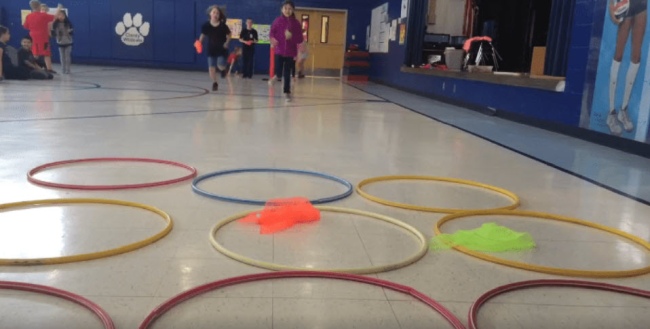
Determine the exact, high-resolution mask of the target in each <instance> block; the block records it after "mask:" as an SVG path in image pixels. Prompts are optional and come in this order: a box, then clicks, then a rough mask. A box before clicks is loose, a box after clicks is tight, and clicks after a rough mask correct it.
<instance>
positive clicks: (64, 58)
mask: <svg viewBox="0 0 650 329" xmlns="http://www.w3.org/2000/svg"><path fill="white" fill-rule="evenodd" d="M30 7H31V8H32V13H30V14H29V15H28V16H27V17H26V18H25V23H24V25H23V26H24V27H25V29H27V30H29V36H25V37H23V38H22V39H21V41H20V45H21V47H20V48H19V49H16V48H14V47H12V46H9V45H8V42H9V40H10V39H11V33H10V31H9V29H8V28H7V27H4V26H2V25H0V81H2V80H4V79H8V80H27V79H39V80H45V79H53V78H54V76H53V75H52V74H53V73H56V72H55V71H54V70H53V69H52V60H51V44H50V39H51V38H52V37H56V42H57V44H58V46H59V53H60V54H61V64H62V67H63V73H64V74H69V73H70V63H71V59H70V57H71V55H70V52H71V48H72V34H73V30H72V24H71V23H70V20H69V19H68V17H67V15H66V13H65V11H63V10H62V8H63V7H62V5H60V4H59V6H58V7H57V11H56V14H55V15H50V14H48V11H49V7H48V6H47V5H45V4H42V3H40V2H39V1H38V0H31V1H30ZM32 37H33V38H32ZM35 54H36V56H34V55H35Z"/></svg>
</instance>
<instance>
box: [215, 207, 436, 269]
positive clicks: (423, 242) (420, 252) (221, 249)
mask: <svg viewBox="0 0 650 329" xmlns="http://www.w3.org/2000/svg"><path fill="white" fill-rule="evenodd" d="M315 207H316V208H317V209H319V210H321V211H330V212H338V213H344V214H353V215H361V216H366V217H371V218H374V219H379V220H382V221H385V222H388V223H390V224H393V225H396V226H398V227H401V228H403V229H405V230H407V231H409V232H411V233H412V234H413V235H415V236H416V237H417V238H418V240H419V241H420V244H421V246H420V249H419V250H418V251H417V252H416V253H415V254H414V255H412V256H410V257H409V258H407V259H406V260H403V261H401V262H398V263H394V264H387V265H379V266H371V267H366V268H334V269H313V268H305V267H293V266H285V265H280V264H275V263H270V262H264V261H259V260H254V259H251V258H248V257H245V256H242V255H240V254H237V253H235V252H232V251H230V250H228V249H226V248H225V247H224V246H222V245H221V244H220V243H219V242H217V240H216V238H215V236H216V234H217V231H219V229H221V228H222V227H224V226H226V225H227V224H228V223H230V222H233V221H236V220H238V219H240V218H243V217H245V216H246V215H248V214H250V213H251V212H252V211H246V212H242V213H239V214H236V215H232V216H230V217H228V218H225V219H223V220H222V221H220V222H219V223H217V224H216V225H215V226H214V227H213V228H212V230H211V231H210V243H212V246H213V247H214V248H215V249H217V251H219V252H220V253H222V254H224V255H226V256H228V257H230V258H232V259H234V260H236V261H239V262H242V263H244V264H248V265H252V266H256V267H260V268H265V269H268V270H274V271H286V270H292V271H325V272H339V273H352V274H372V273H380V272H386V271H391V270H394V269H398V268H402V267H405V266H407V265H410V264H412V263H415V262H416V261H418V260H419V259H420V258H422V257H424V255H425V254H426V253H427V250H428V248H427V240H426V238H425V237H424V235H422V233H420V231H418V230H417V229H416V228H414V227H413V226H410V225H408V224H406V223H403V222H401V221H399V220H397V219H394V218H391V217H388V216H384V215H380V214H376V213H372V212H367V211H362V210H356V209H348V208H339V207H331V206H315ZM255 211H259V210H255Z"/></svg>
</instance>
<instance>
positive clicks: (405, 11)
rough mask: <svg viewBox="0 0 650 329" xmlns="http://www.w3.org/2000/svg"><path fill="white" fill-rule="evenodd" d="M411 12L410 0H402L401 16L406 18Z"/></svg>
mask: <svg viewBox="0 0 650 329" xmlns="http://www.w3.org/2000/svg"><path fill="white" fill-rule="evenodd" d="M408 14H409V0H402V7H401V9H400V15H399V18H406V17H408Z"/></svg>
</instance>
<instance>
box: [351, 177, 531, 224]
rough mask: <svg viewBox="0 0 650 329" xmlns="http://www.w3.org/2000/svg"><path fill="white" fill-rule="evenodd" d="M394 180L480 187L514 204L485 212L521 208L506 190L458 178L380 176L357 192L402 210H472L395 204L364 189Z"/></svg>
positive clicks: (451, 211) (448, 212) (515, 198)
mask: <svg viewBox="0 0 650 329" xmlns="http://www.w3.org/2000/svg"><path fill="white" fill-rule="evenodd" d="M393 180H427V181H437V182H448V183H455V184H461V185H468V186H474V187H480V188H483V189H486V190H490V191H494V192H497V193H499V194H502V195H504V196H506V197H508V198H509V199H510V200H512V204H510V205H508V206H505V207H498V208H490V209H485V210H508V209H515V208H517V207H519V204H520V201H519V197H518V196H517V195H516V194H514V193H512V192H510V191H508V190H505V189H502V188H500V187H496V186H492V185H487V184H483V183H479V182H474V181H470V180H465V179H458V178H445V177H434V176H414V175H393V176H379V177H373V178H368V179H364V180H362V181H361V182H359V184H357V186H356V191H357V193H359V195H361V196H362V197H364V198H366V199H368V200H370V201H374V202H377V203H381V204H383V205H387V206H391V207H397V208H402V209H409V210H418V211H426V212H438V213H447V214H453V213H459V212H465V211H469V210H470V209H457V208H438V207H425V206H418V205H414V204H408V203H401V202H395V201H390V200H386V199H382V198H379V197H376V196H374V195H371V194H368V193H367V192H364V191H363V189H362V188H363V187H364V186H366V185H368V184H372V183H377V182H386V181H393Z"/></svg>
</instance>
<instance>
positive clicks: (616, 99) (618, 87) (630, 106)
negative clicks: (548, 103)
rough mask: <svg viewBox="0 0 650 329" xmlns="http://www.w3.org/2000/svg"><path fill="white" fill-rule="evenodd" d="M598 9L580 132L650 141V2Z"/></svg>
mask: <svg viewBox="0 0 650 329" xmlns="http://www.w3.org/2000/svg"><path fill="white" fill-rule="evenodd" d="M594 7H595V10H596V16H595V17H594V26H595V27H594V31H593V36H592V44H591V58H590V59H589V63H588V68H587V82H586V84H587V85H586V88H585V99H584V102H583V104H584V105H583V109H582V117H581V123H580V124H581V127H583V128H588V129H591V130H595V131H599V132H602V133H606V134H611V135H614V136H621V137H623V138H628V139H633V140H636V141H640V142H646V143H647V142H650V140H649V138H648V117H649V114H650V68H649V67H648V65H647V63H648V61H649V60H650V51H649V48H648V47H649V44H650V28H649V26H648V20H647V12H648V4H647V0H597V1H595V4H594ZM601 22H602V23H601ZM600 24H602V25H600ZM599 37H600V41H599V42H595V41H598V39H599ZM596 63H597V65H595V64H596ZM590 66H591V68H590ZM594 69H595V74H593V70H594ZM590 70H591V71H592V72H590ZM590 73H591V74H590Z"/></svg>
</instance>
